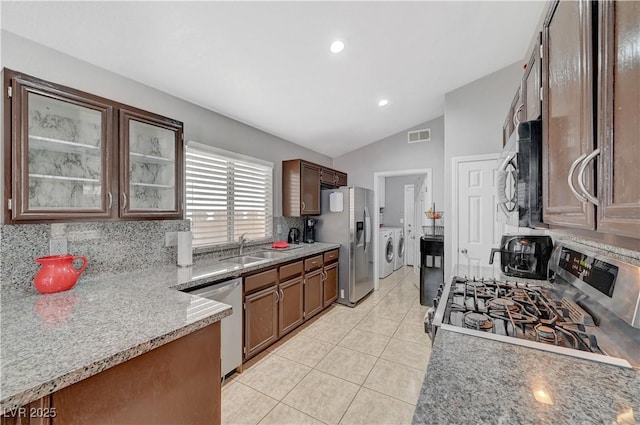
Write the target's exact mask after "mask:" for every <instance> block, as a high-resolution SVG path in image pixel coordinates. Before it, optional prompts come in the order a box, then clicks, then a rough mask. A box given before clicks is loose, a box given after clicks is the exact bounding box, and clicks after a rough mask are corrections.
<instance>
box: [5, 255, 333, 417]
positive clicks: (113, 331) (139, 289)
mask: <svg viewBox="0 0 640 425" xmlns="http://www.w3.org/2000/svg"><path fill="white" fill-rule="evenodd" d="M336 248H339V245H335V244H322V243H315V244H309V245H304V246H301V247H300V248H299V249H294V250H290V251H285V252H283V253H282V255H280V256H278V257H279V258H277V259H268V260H264V261H262V262H260V263H259V264H254V265H251V266H249V267H242V266H239V265H237V264H233V263H229V262H225V261H224V260H219V259H203V260H200V261H198V260H196V262H195V263H194V265H193V266H192V267H185V268H179V267H176V266H174V265H166V266H163V267H156V268H154V269H146V270H140V271H136V272H131V273H122V274H117V275H110V276H103V277H99V278H91V279H82V278H81V279H80V281H79V282H78V284H77V285H76V286H74V287H73V288H72V289H71V290H68V291H65V292H60V293H56V294H47V295H42V294H39V293H38V292H37V291H36V290H35V289H34V288H33V286H32V285H25V286H24V287H22V288H20V287H18V288H15V287H12V286H10V285H3V286H2V291H1V293H0V326H1V327H0V330H1V333H0V338H1V345H0V409H2V410H1V412H2V413H7V412H10V411H11V410H12V409H15V408H17V407H19V406H23V405H25V404H27V403H30V402H32V401H35V400H37V399H39V398H41V397H44V396H47V395H49V394H52V393H54V392H56V391H58V390H60V389H62V388H65V387H68V386H70V385H72V384H74V383H77V382H79V381H82V380H84V379H87V378H89V377H92V376H94V375H96V374H98V373H100V372H102V371H105V370H107V369H109V368H111V367H114V366H116V365H119V364H121V363H124V362H126V361H127V360H130V359H133V358H135V357H137V356H140V355H142V354H144V353H147V352H150V351H152V350H154V349H155V348H158V347H160V346H163V345H165V344H167V343H169V342H172V341H175V340H177V339H179V338H181V337H183V336H186V335H189V334H191V333H194V332H196V331H198V330H200V329H203V328H205V327H207V326H208V325H211V324H213V323H216V322H219V321H220V320H222V319H223V318H224V317H226V316H228V315H230V314H232V311H231V307H230V306H228V305H226V304H222V303H218V302H215V301H212V300H208V299H204V298H201V297H198V296H195V295H189V294H187V293H183V292H180V290H184V289H188V288H191V287H196V286H200V285H203V284H207V283H213V282H218V281H223V280H226V279H230V278H235V277H239V276H241V275H243V274H245V273H249V272H252V271H255V270H259V269H260V268H264V267H269V266H273V265H274V264H278V263H282V262H287V261H291V260H295V259H297V258H301V257H305V256H308V255H313V254H316V253H320V252H325V251H328V250H331V249H336ZM247 255H250V253H249V252H248V253H247ZM234 313H236V312H234ZM237 314H241V312H237ZM0 414H1V413H0Z"/></svg>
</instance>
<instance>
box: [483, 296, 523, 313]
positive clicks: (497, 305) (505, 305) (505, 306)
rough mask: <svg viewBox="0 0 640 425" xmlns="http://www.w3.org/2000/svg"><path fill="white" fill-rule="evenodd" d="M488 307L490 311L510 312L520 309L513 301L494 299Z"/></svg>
mask: <svg viewBox="0 0 640 425" xmlns="http://www.w3.org/2000/svg"><path fill="white" fill-rule="evenodd" d="M487 307H489V310H503V311H506V310H509V311H518V310H520V307H519V306H518V304H517V303H516V302H515V301H512V300H510V299H508V298H492V299H490V300H489V301H488V302H487Z"/></svg>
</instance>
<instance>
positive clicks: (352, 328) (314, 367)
mask: <svg viewBox="0 0 640 425" xmlns="http://www.w3.org/2000/svg"><path fill="white" fill-rule="evenodd" d="M409 272H410V270H409V271H408V272H407V273H405V275H404V276H403V277H402V278H401V280H400V281H398V282H395V283H394V284H393V285H392V286H390V287H388V290H386V293H385V295H383V296H382V297H381V298H380V300H378V302H377V303H375V304H374V305H373V307H372V308H371V309H370V310H368V311H367V312H366V313H364V315H363V316H362V318H360V320H358V321H357V322H356V323H354V324H353V325H352V326H351V327H350V328H349V330H348V331H347V332H346V333H345V334H344V336H342V337H341V338H340V339H339V340H337V342H336V343H333V342H329V341H325V340H322V339H319V338H315V337H312V336H309V335H303V337H304V338H309V339H313V340H316V341H319V342H322V343H326V344H329V345H331V346H332V347H331V349H330V350H329V351H328V352H327V353H326V354H325V355H324V356H322V358H321V359H320V360H318V361H317V362H315V365H314V366H308V365H306V364H303V363H300V362H299V361H296V360H292V359H288V358H287V357H284V356H282V355H279V354H277V351H278V350H280V349H281V348H283V347H284V346H286V345H287V344H288V343H289V342H291V341H292V340H293V339H294V338H295V337H297V336H298V335H302V331H300V332H299V333H298V334H297V335H295V336H293V337H292V338H291V339H290V340H289V341H287V342H286V343H285V344H282V345H281V346H280V347H278V348H277V349H276V350H274V351H271V352H269V353H268V355H267V356H265V358H263V359H261V360H260V361H259V362H257V363H256V364H255V365H252V368H251V369H254V368H256V367H258V366H260V364H262V363H263V362H264V361H265V360H267V359H268V358H269V357H270V356H272V355H275V356H277V357H279V358H281V359H284V360H288V361H291V362H293V363H296V364H298V365H300V366H304V367H307V368H309V370H308V371H307V372H306V373H305V374H304V375H303V376H302V378H301V379H300V380H299V381H298V382H297V383H296V384H295V385H294V386H293V387H292V388H291V389H290V390H289V391H288V392H287V393H286V394H285V395H284V396H283V397H282V399H281V400H278V399H275V398H273V397H271V396H270V395H268V394H265V393H263V392H262V391H260V390H257V389H255V388H253V387H252V386H250V385H248V384H246V383H243V382H242V381H240V380H238V382H237V383H240V384H242V385H245V386H246V387H248V388H250V389H252V390H254V391H256V392H258V393H259V394H262V395H264V396H266V397H268V398H270V399H272V400H274V401H276V405H275V406H274V407H273V408H271V409H270V410H269V411H268V412H266V413H265V414H264V415H263V416H262V417H261V418H260V419H259V420H258V422H257V423H260V422H261V421H262V420H264V418H265V417H266V416H268V415H269V414H270V413H271V412H272V411H273V410H274V409H275V408H276V407H277V406H278V405H279V404H283V405H284V406H287V407H289V408H291V409H293V410H295V411H297V412H300V413H302V414H304V415H307V416H309V417H311V418H313V419H314V420H317V421H319V422H321V423H326V422H324V421H323V420H321V419H319V418H316V417H315V416H312V415H309V414H307V413H305V412H303V411H301V410H299V409H297V408H295V407H294V406H290V405H289V404H287V403H284V401H283V400H284V399H285V398H286V397H287V396H288V395H289V394H290V393H291V392H292V391H293V390H294V389H295V388H297V387H298V386H299V385H300V382H302V381H303V380H304V379H305V378H306V377H307V376H308V375H309V374H310V373H311V371H314V370H315V371H317V372H318V373H322V374H326V375H328V376H331V377H334V378H336V379H340V380H342V381H345V382H348V383H350V384H353V385H358V384H355V383H354V382H351V381H349V380H346V379H343V378H341V377H338V376H334V375H331V374H330V373H327V372H324V371H322V370H319V369H317V366H318V364H320V363H321V362H322V361H323V360H324V359H325V358H326V357H327V356H328V355H329V353H331V352H332V351H333V350H334V349H335V348H336V347H341V348H343V349H346V350H350V351H353V352H356V353H360V354H364V355H368V356H371V357H375V359H376V361H375V363H374V364H373V366H372V367H371V369H370V370H369V372H368V373H367V376H366V377H365V378H364V380H363V381H362V384H359V385H358V387H359V388H358V391H357V392H356V394H355V395H354V397H353V398H352V399H351V401H350V402H349V405H348V406H347V408H346V409H345V411H344V412H343V413H342V415H341V417H340V420H339V421H338V423H340V422H341V421H342V420H343V419H344V416H345V415H346V413H347V412H348V411H349V409H350V407H351V405H352V404H353V402H354V400H355V399H356V397H357V396H358V394H360V393H361V392H362V390H363V388H366V389H367V390H369V391H372V392H375V393H377V394H380V395H381V396H385V397H389V398H390V399H392V400H396V401H399V402H402V403H404V404H407V405H411V406H414V407H415V404H413V403H408V402H407V401H405V400H401V399H398V398H396V397H394V396H390V395H388V394H385V393H381V392H379V391H376V390H374V389H371V388H368V387H365V386H364V384H365V382H366V381H367V379H368V378H369V376H370V375H371V372H372V371H373V369H374V368H375V367H376V365H378V364H379V361H380V359H382V357H381V356H382V354H383V353H384V352H385V350H386V349H387V348H388V347H389V344H390V343H391V341H392V339H394V336H395V335H396V333H397V331H398V329H399V328H400V326H401V325H402V324H403V323H404V320H405V319H406V318H407V315H408V314H409V311H411V309H412V306H413V304H414V302H415V299H416V298H417V296H415V298H414V299H412V300H411V303H410V304H409V305H408V307H407V309H406V311H405V313H404V314H403V316H402V319H401V320H400V321H399V322H397V321H395V320H390V319H388V318H385V317H380V316H376V315H375V314H371V311H372V310H373V309H374V308H375V306H377V305H378V304H380V303H381V302H382V301H384V300H385V299H391V298H387V297H388V296H389V295H390V294H391V292H392V291H393V290H394V289H395V288H398V287H400V286H401V285H402V284H403V282H404V280H405V278H406V276H407V275H408V274H409ZM409 283H411V282H409ZM413 286H415V285H413ZM356 308H357V307H356ZM334 311H337V310H334ZM347 311H348V310H347ZM352 311H355V309H354V310H352ZM369 315H371V317H375V318H378V319H385V320H389V321H392V322H394V323H397V324H398V325H397V328H396V330H395V331H394V332H393V334H392V335H391V336H387V335H384V334H378V333H376V332H371V331H369V330H366V329H361V328H358V325H359V324H360V323H361V322H362V321H363V320H364V319H365V318H366V317H367V316H369ZM328 317H329V316H328V315H327V316H325V317H321V318H319V319H318V320H317V321H316V323H318V322H320V321H321V320H322V321H324V323H330V324H335V323H332V321H331V319H328ZM313 324H315V323H312V325H313ZM337 324H338V325H339V324H340V323H337ZM309 327H310V326H309ZM354 329H358V331H361V332H368V333H369V334H373V335H378V336H383V337H385V338H388V341H387V342H386V344H385V346H384V348H383V349H382V350H381V351H380V354H379V355H377V356H374V355H372V354H370V353H363V352H361V351H358V350H354V349H352V348H348V347H344V346H341V345H339V344H340V343H341V342H342V341H343V340H344V339H345V338H346V336H347V335H349V334H350V333H351V332H352V331H353V330H354ZM395 339H396V340H397V341H401V342H409V343H415V342H414V341H407V340H403V339H401V338H395ZM383 360H385V361H388V362H390V363H394V364H397V365H400V366H404V367H407V368H409V369H412V370H416V371H420V372H423V373H426V371H423V370H421V369H416V368H414V367H411V366H407V365H405V364H402V363H398V362H395V361H393V360H387V359H383ZM247 372H249V370H247ZM234 380H235V379H233V380H232V381H234ZM232 381H230V382H229V384H231V382H232Z"/></svg>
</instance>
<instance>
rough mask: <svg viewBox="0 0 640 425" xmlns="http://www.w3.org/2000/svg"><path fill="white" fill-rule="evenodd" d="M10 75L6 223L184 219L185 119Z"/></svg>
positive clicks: (6, 109)
mask: <svg viewBox="0 0 640 425" xmlns="http://www.w3.org/2000/svg"><path fill="white" fill-rule="evenodd" d="M3 73H4V87H5V89H6V97H5V102H4V120H5V121H4V122H5V127H4V128H5V130H4V134H3V136H4V138H5V140H4V164H3V166H4V170H5V175H4V178H5V185H4V201H5V202H4V213H5V214H4V217H5V220H4V221H5V223H26V222H69V221H87V220H114V219H118V218H131V219H155V218H180V217H182V173H183V170H182V168H183V151H182V145H183V144H182V133H183V130H182V129H183V126H182V123H180V122H178V121H175V120H172V119H169V118H165V117H161V116H159V115H156V114H152V113H149V112H146V111H142V110H139V109H136V108H133V107H130V106H127V105H123V104H120V103H118V102H115V101H112V100H109V99H105V98H101V97H98V96H94V95H92V94H90V93H85V92H82V91H79V90H75V89H72V88H69V87H65V86H61V85H58V84H54V83H50V82H47V81H44V80H41V79H38V78H35V77H31V76H28V75H25V74H22V73H19V72H15V71H12V70H9V69H4V71H3ZM118 181H119V184H118Z"/></svg>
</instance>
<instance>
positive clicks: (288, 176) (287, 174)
mask: <svg viewBox="0 0 640 425" xmlns="http://www.w3.org/2000/svg"><path fill="white" fill-rule="evenodd" d="M318 214H320V166H318V165H315V164H312V163H310V162H305V161H302V160H300V159H294V160H290V161H283V162H282V215H284V216H285V217H300V216H303V215H318Z"/></svg>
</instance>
